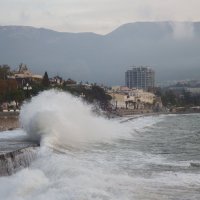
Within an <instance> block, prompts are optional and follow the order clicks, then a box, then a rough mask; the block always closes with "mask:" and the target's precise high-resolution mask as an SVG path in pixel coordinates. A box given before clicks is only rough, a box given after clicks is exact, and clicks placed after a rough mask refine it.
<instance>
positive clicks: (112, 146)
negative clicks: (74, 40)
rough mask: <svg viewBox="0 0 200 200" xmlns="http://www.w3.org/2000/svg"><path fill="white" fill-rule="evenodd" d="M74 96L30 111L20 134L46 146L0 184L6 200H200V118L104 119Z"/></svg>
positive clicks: (44, 98) (44, 101)
mask: <svg viewBox="0 0 200 200" xmlns="http://www.w3.org/2000/svg"><path fill="white" fill-rule="evenodd" d="M91 110H92V107H91V106H88V105H86V104H85V103H83V102H82V101H81V100H80V99H77V98H74V97H72V96H70V95H68V94H65V93H62V92H57V91H49V92H44V93H42V94H40V95H39V96H38V97H35V98H33V100H32V101H31V102H29V103H27V104H25V105H24V106H23V108H22V112H21V116H20V117H21V124H22V128H23V131H22V130H16V131H11V132H3V133H0V138H1V137H3V138H5V137H15V134H16V137H20V135H23V136H24V134H27V136H28V137H29V138H30V139H32V140H37V141H40V143H41V147H40V149H39V150H38V155H37V158H36V159H35V160H34V161H33V162H32V163H31V165H30V167H29V168H26V169H22V170H20V171H18V172H17V173H16V174H13V175H12V176H10V177H1V178H0V199H2V200H3V199H5V200H7V199H12V200H13V199H14V200H15V199H16V200H25V199H26V200H33V199H37V200H46V199H48V200H91V199H94V200H118V199H119V200H169V199H173V200H194V199H195V200H199V199H200V114H187V115H157V116H148V117H138V118H133V117H125V118H116V119H110V120H108V119H105V118H103V117H99V116H96V115H95V114H93V113H92V111H91Z"/></svg>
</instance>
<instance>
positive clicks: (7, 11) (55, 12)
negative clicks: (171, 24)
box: [0, 0, 200, 34]
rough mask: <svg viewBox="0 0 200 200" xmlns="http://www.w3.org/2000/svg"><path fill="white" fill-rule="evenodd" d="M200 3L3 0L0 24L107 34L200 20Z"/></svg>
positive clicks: (188, 0) (190, 0) (184, 0)
mask: <svg viewBox="0 0 200 200" xmlns="http://www.w3.org/2000/svg"><path fill="white" fill-rule="evenodd" d="M199 8H200V0H0V25H28V26H35V27H44V28H50V29H53V30H57V31H65V32H96V33H101V34H105V33H108V32H110V31H112V30H113V29H115V28H117V27H118V26H120V25H121V24H124V23H128V22H136V21H200V12H199Z"/></svg>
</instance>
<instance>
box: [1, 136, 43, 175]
mask: <svg viewBox="0 0 200 200" xmlns="http://www.w3.org/2000/svg"><path fill="white" fill-rule="evenodd" d="M38 146H39V144H37V143H33V142H31V141H26V140H19V139H1V140H0V176H8V175H11V174H13V173H15V172H16V171H18V170H20V169H22V168H24V167H28V166H29V165H30V163H31V161H33V160H34V158H35V157H36V155H37V150H38Z"/></svg>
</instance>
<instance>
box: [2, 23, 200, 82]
mask: <svg viewBox="0 0 200 200" xmlns="http://www.w3.org/2000/svg"><path fill="white" fill-rule="evenodd" d="M21 62H23V63H26V64H27V65H28V66H30V68H31V70H32V71H34V72H36V73H41V74H43V73H44V71H48V73H49V74H50V75H53V74H54V75H57V74H58V75H60V76H62V77H64V78H73V79H75V80H83V81H91V82H98V83H105V84H109V85H113V84H117V85H119V84H124V73H125V71H126V70H127V69H129V68H130V67H131V66H133V65H135V66H140V65H147V66H152V68H154V69H155V70H156V79H157V80H158V81H159V80H173V79H177V80H178V79H186V78H196V79H197V78H198V79H200V22H193V23H192V22H138V23H130V24H125V25H122V26H121V27H119V28H117V29H116V30H114V31H113V32H111V33H109V34H107V35H98V34H94V33H62V32H56V31H52V30H48V29H44V28H33V27H23V26H0V64H9V65H11V66H18V65H19V64H20V63H21Z"/></svg>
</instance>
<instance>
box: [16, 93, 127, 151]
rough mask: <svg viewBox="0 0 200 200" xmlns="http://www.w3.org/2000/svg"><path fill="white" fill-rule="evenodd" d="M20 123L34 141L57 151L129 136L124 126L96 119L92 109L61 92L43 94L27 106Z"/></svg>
mask: <svg viewBox="0 0 200 200" xmlns="http://www.w3.org/2000/svg"><path fill="white" fill-rule="evenodd" d="M20 122H21V126H22V128H23V129H24V130H25V131H26V133H27V134H28V136H29V137H30V139H32V140H35V141H40V142H41V143H42V144H44V143H45V145H48V146H53V147H54V148H55V147H58V146H59V147H68V146H74V147H75V146H80V145H83V144H88V143H90V142H109V141H110V140H112V139H117V138H119V137H120V138H121V137H127V135H128V134H125V133H127V132H128V131H127V129H126V127H125V126H124V125H122V124H119V123H118V122H116V121H111V120H107V119H104V118H103V117H98V116H96V115H95V114H94V113H93V112H92V106H91V105H88V104H86V103H85V102H83V101H82V100H81V99H80V98H77V97H74V96H72V95H71V94H69V93H66V92H61V91H57V90H49V91H45V92H42V93H41V94H39V95H38V96H36V97H33V98H32V99H31V101H30V102H27V103H25V104H24V105H23V106H22V109H21V113H20Z"/></svg>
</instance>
